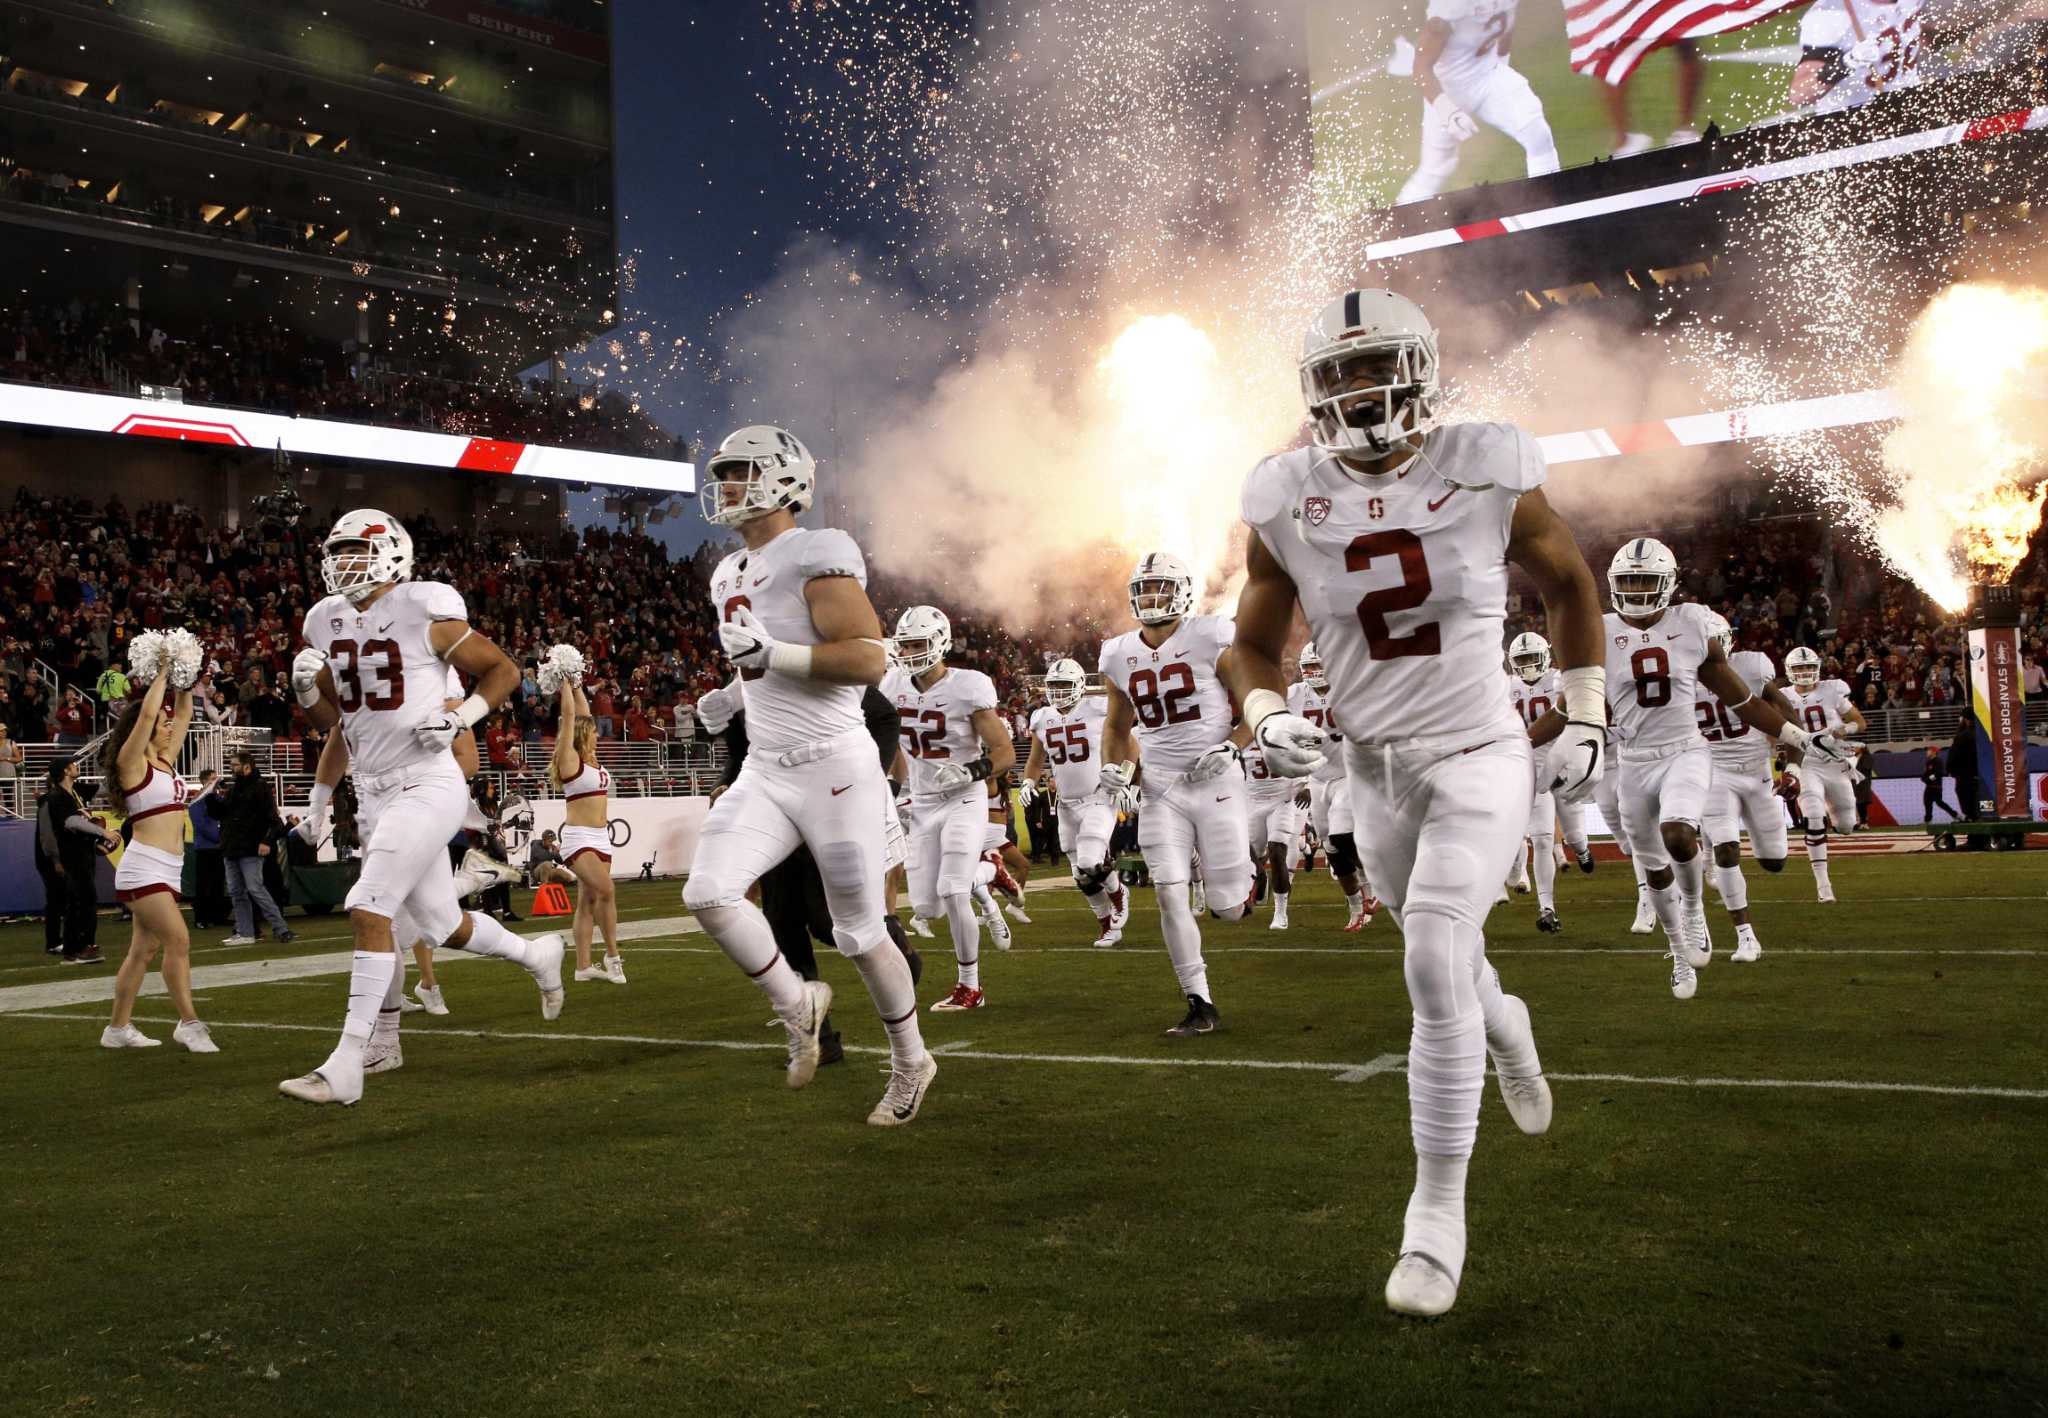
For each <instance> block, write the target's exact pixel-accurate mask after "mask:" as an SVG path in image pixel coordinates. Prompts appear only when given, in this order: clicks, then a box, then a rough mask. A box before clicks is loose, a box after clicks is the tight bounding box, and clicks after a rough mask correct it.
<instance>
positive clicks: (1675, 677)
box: [1605, 601, 1713, 758]
mask: <svg viewBox="0 0 2048 1418" xmlns="http://www.w3.org/2000/svg"><path fill="white" fill-rule="evenodd" d="M1711 614H1713V612H1711V611H1709V610H1708V609H1707V608H1706V607H1705V606H1703V605H1701V604H1700V603H1699V602H1697V601H1686V602H1683V603H1682V604H1679V605H1675V606H1670V607H1667V608H1666V609H1665V611H1664V613H1663V614H1662V615H1660V616H1658V617H1657V623H1656V624H1655V625H1652V626H1650V627H1649V628H1648V629H1641V628H1638V627H1636V626H1633V625H1627V624H1624V623H1623V621H1622V619H1621V617H1620V616H1618V615H1616V614H1614V612H1612V611H1609V612H1608V613H1607V615H1606V617H1605V633H1606V637H1607V720H1608V722H1609V723H1610V724H1612V725H1613V726H1614V741H1615V743H1616V744H1617V745H1618V746H1619V747H1620V749H1621V756H1622V757H1624V758H1626V757H1628V756H1629V755H1630V754H1631V753H1641V752H1647V751H1649V750H1652V749H1666V748H1677V747H1682V746H1684V745H1686V744H1695V743H1699V742H1701V739H1700V726H1699V713H1698V710H1697V707H1696V706H1697V705H1698V703H1699V698H1700V695H1701V694H1702V693H1703V692H1704V691H1703V690H1701V688H1700V683H1699V675H1700V666H1701V665H1703V664H1705V663H1706V659H1707V617H1708V616H1709V615H1711Z"/></svg>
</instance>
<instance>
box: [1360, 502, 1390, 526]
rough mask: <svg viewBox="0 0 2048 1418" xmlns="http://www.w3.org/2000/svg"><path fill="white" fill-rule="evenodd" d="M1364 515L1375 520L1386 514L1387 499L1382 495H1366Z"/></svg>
mask: <svg viewBox="0 0 2048 1418" xmlns="http://www.w3.org/2000/svg"><path fill="white" fill-rule="evenodd" d="M1365 515H1366V516H1368V517H1370V518H1372V520H1373V521H1375V522H1377V521H1379V520H1380V518H1382V517H1384V516H1386V515H1387V501H1386V499H1385V498H1383V497H1368V498H1367V499H1366V500H1365Z"/></svg>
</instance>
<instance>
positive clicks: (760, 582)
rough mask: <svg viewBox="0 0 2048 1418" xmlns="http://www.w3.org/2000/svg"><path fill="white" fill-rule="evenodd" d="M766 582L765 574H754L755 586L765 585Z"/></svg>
mask: <svg viewBox="0 0 2048 1418" xmlns="http://www.w3.org/2000/svg"><path fill="white" fill-rule="evenodd" d="M767 583H768V578H767V577H766V576H756V577H755V578H754V584H755V585H756V586H765V585H766V584H767Z"/></svg>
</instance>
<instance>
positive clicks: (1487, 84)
mask: <svg viewBox="0 0 2048 1418" xmlns="http://www.w3.org/2000/svg"><path fill="white" fill-rule="evenodd" d="M1518 4H1519V0H1429V15H1428V18H1427V19H1426V20H1425V21H1424V22H1423V26H1422V38H1421V40H1420V41H1419V42H1418V43H1417V44H1416V46H1415V76H1414V77H1415V86H1416V87H1417V88H1418V89H1420V90H1421V91H1422V156H1421V159H1420V161H1419V162H1418V163H1417V164H1416V168H1415V171H1414V172H1413V173H1412V174H1411V175H1410V176H1409V178H1408V180H1407V181H1406V182H1405V183H1403V184H1402V185H1401V192H1400V195H1399V196H1398V197H1396V198H1395V199H1394V200H1395V201H1396V202H1397V203H1399V202H1420V201H1422V200H1423V199H1424V198H1426V197H1434V196H1436V194H1437V193H1439V192H1441V191H1443V190H1444V185H1445V184H1446V183H1448V182H1449V181H1450V180H1451V175H1452V174H1453V173H1455V172H1456V171H1457V170H1458V149H1459V148H1460V147H1461V146H1463V144H1464V143H1465V141H1466V140H1467V139H1469V138H1472V137H1475V136H1477V134H1478V132H1479V125H1480V124H1481V123H1484V124H1486V125H1488V126H1489V127H1492V128H1498V129H1499V130H1500V131H1501V132H1503V133H1505V134H1507V135H1508V136H1509V137H1510V138H1513V139H1514V140H1515V141H1516V142H1517V143H1520V144H1521V145H1522V152H1523V154H1524V156H1525V157H1526V159H1527V162H1528V166H1529V176H1531V177H1540V176H1542V175H1543V174H1544V173H1546V172H1556V171H1557V166H1558V161H1557V143H1556V141H1555V140H1554V139H1553V138H1552V137H1551V135H1550V125H1549V124H1548V123H1547V122H1545V121H1544V118H1543V100H1541V99H1539V98H1537V97H1536V91H1535V90H1534V89H1532V88H1530V87H1529V81H1528V80H1527V79H1525V78H1523V77H1522V76H1521V75H1520V74H1519V73H1517V72H1516V71H1515V68H1514V66H1513V65H1511V64H1509V63H1508V55H1509V53H1510V52H1511V50H1512V48H1513V45H1514V39H1515V9H1516V6H1517V5H1518Z"/></svg>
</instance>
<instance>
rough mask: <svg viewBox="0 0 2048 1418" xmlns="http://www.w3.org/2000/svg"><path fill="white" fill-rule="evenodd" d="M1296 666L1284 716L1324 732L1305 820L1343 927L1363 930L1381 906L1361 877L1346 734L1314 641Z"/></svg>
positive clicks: (1303, 651)
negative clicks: (1339, 898) (1318, 845)
mask: <svg viewBox="0 0 2048 1418" xmlns="http://www.w3.org/2000/svg"><path fill="white" fill-rule="evenodd" d="M1297 663H1298V665H1299V668H1300V670H1301V678H1299V679H1297V680H1296V681H1295V682H1294V683H1293V684H1290V685H1288V686H1287V712H1288V713H1290V714H1295V715H1298V716H1300V717H1301V718H1303V719H1306V720H1307V721H1308V722H1309V723H1311V724H1314V725H1315V726H1316V727H1317V728H1319V729H1321V730H1322V731H1323V761H1322V762H1321V763H1319V764H1317V765H1316V767H1315V769H1314V771H1312V772H1311V773H1310V774H1309V779H1308V811H1309V821H1310V822H1311V823H1312V824H1313V825H1314V826H1315V830H1316V837H1317V839H1318V840H1320V841H1321V842H1322V844H1323V854H1324V858H1325V860H1327V861H1328V862H1329V865H1330V875H1331V876H1332V877H1334V878H1336V881H1337V885H1338V886H1339V887H1340V888H1341V889H1342V890H1343V892H1344V903H1345V905H1346V906H1347V907H1348V908H1349V912H1348V914H1347V915H1346V917H1345V921H1344V929H1345V930H1347V931H1362V930H1364V929H1365V928H1366V927H1367V926H1369V925H1371V924H1372V917H1373V913H1374V912H1375V911H1377V910H1379V906H1380V903H1379V902H1378V901H1377V900H1376V899H1375V898H1373V897H1372V896H1371V895H1369V894H1367V892H1366V889H1365V882H1364V881H1363V880H1362V879H1361V878H1360V874H1359V860H1358V836H1357V827H1358V820H1357V817H1356V815H1355V814H1354V813H1353V812H1352V810H1351V784H1350V783H1349V782H1348V781H1346V779H1345V776H1344V733H1343V731H1342V730H1341V729H1339V728H1338V727H1337V715H1336V712H1335V710H1333V709H1332V707H1331V705H1330V681H1329V679H1328V677H1327V676H1326V675H1325V674H1324V673H1323V657H1322V655H1321V654H1320V653H1319V652H1318V651H1317V650H1316V642H1315V641H1313V640H1311V641H1309V642H1308V643H1307V644H1306V645H1304V646H1302V647H1301V655H1300V658H1299V660H1298V661H1297Z"/></svg>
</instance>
